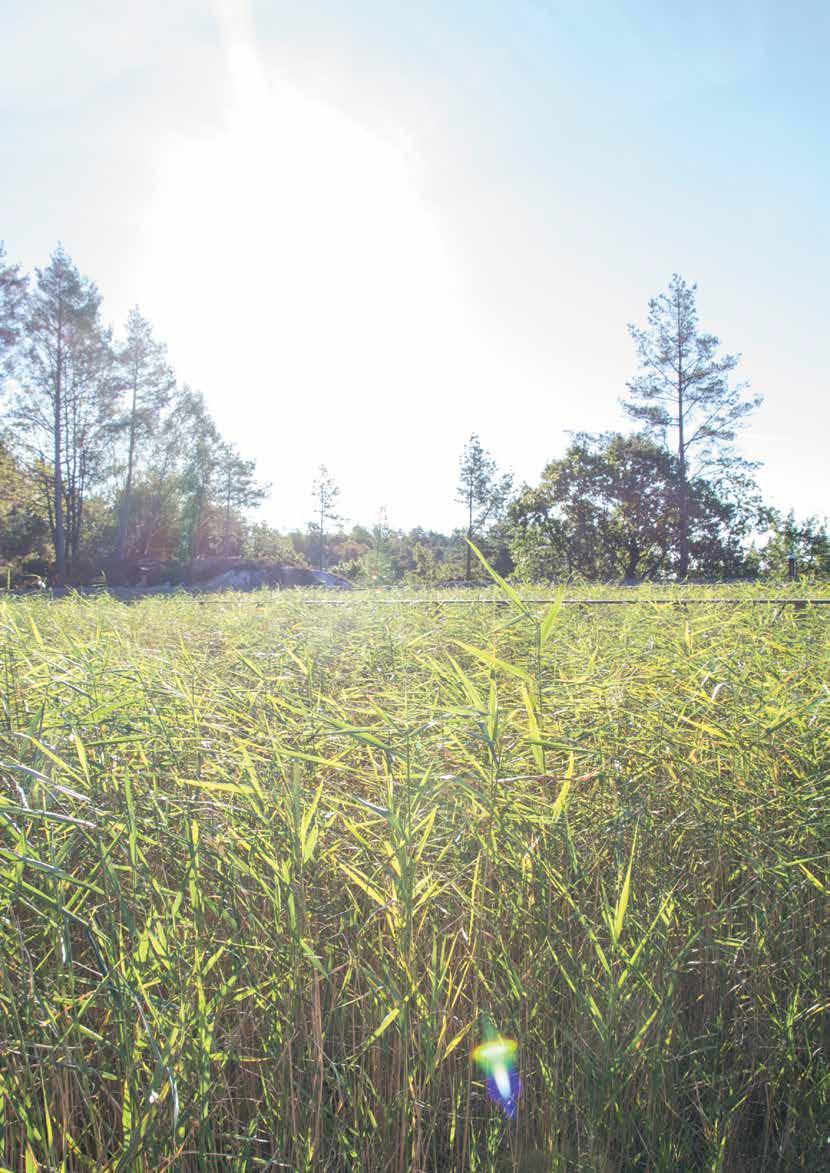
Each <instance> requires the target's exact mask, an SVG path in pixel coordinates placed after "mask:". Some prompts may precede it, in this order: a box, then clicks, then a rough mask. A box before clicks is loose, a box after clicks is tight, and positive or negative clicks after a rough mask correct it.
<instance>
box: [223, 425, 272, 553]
mask: <svg viewBox="0 0 830 1173" xmlns="http://www.w3.org/2000/svg"><path fill="white" fill-rule="evenodd" d="M217 481H218V491H219V493H220V494H221V498H222V506H223V510H224V520H223V524H222V553H223V554H225V555H228V554H229V553H230V538H231V516H232V512H233V510H234V509H251V508H253V507H254V506H255V505H259V504H260V503H261V502H262V501H264V500H265V498H266V496H267V495H268V492H269V489H270V486H269V485H260V484H257V481H256V462H255V461H253V460H243V459H242V457H241V456H240V455H239V453H238V452H237V451H236V449H235V448H234V447H233V446H232V445H230V444H225V445H223V447H222V450H221V453H220V457H219V468H218V472H217Z"/></svg>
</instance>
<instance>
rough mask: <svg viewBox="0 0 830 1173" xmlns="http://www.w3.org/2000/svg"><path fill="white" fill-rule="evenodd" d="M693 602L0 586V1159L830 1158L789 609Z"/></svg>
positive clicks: (194, 1165)
mask: <svg viewBox="0 0 830 1173" xmlns="http://www.w3.org/2000/svg"><path fill="white" fill-rule="evenodd" d="M792 589H795V588H792ZM714 593H716V594H717V595H718V596H723V595H724V594H728V595H730V596H731V597H732V598H734V599H736V600H738V602H737V604H736V605H732V606H729V605H726V604H724V603H718V602H715V601H707V602H706V603H705V604H704V605H697V606H683V605H680V604H681V603H682V602H683V600H684V599H688V598H691V597H696V598H703V599H706V598H707V597H708V596H707V591H706V590H705V589H702V588H701V589H698V590H697V591H693V590H692V589H691V588H690V589H688V590H686V591H683V590H680V589H678V588H673V589H668V588H666V589H658V588H649V589H645V588H644V589H641V590H638V591H636V592H631V591H629V592H626V593H625V595H623V594H622V593H621V592H614V591H608V590H606V589H603V590H600V589H599V588H594V589H592V590H591V592H590V595H591V596H592V597H597V596H600V595H602V596H604V597H620V598H622V597H624V598H626V599H632V598H636V600H637V602H636V604H634V605H624V606H610V605H609V606H580V605H574V604H573V603H571V602H568V603H564V602H563V603H562V604H561V605H559V603H557V602H554V603H553V604H552V605H551V604H549V603H543V602H538V603H534V602H525V601H523V600H522V599H520V598H519V596H518V595H516V594H515V593H514V592H513V588H509V587H506V586H504V585H500V584H497V585H495V586H494V587H493V589H492V593H490V592H486V593H485V592H482V594H481V595H479V596H473V597H471V596H466V597H463V599H462V597H461V596H458V595H457V596H455V598H456V599H457V600H461V601H456V602H453V601H452V600H451V598H450V597H441V596H437V595H436V596H435V597H433V598H431V599H427V598H426V596H424V595H419V596H403V595H401V596H395V595H391V594H385V593H384V594H371V593H366V594H363V593H360V594H357V593H356V594H354V595H343V596H340V595H338V596H334V595H322V594H314V593H312V592H302V591H284V592H281V593H275V594H270V593H267V592H263V593H259V594H251V595H234V594H226V595H216V596H206V597H203V598H194V597H189V596H185V595H176V596H172V597H169V598H147V599H143V600H140V601H138V602H136V603H134V604H131V605H125V604H122V603H120V602H117V601H116V600H114V599H111V598H108V597H106V596H104V597H98V598H92V597H90V598H79V597H70V598H67V599H64V600H59V601H55V602H51V601H47V600H43V599H30V598H27V599H11V598H10V599H7V600H6V601H0V695H2V710H0V1168H2V1169H5V1170H13V1171H14V1173H17V1171H18V1170H20V1171H21V1173H31V1171H34V1170H54V1171H58V1170H67V1171H68V1170H119V1171H120V1170H123V1171H132V1170H137V1171H142V1173H144V1171H146V1173H151V1171H156V1170H167V1169H169V1170H183V1171H190V1170H198V1171H216V1173H218V1171H221V1170H234V1171H241V1170H280V1169H289V1170H318V1169H319V1170H355V1171H366V1173H375V1171H377V1173H380V1171H381V1170H383V1171H387V1170H388V1171H397V1173H408V1171H410V1170H423V1171H427V1170H456V1171H458V1173H464V1171H466V1170H528V1171H529V1170H534V1171H537V1173H538V1171H542V1170H544V1171H548V1170H550V1171H564V1170H579V1171H588V1173H591V1171H596V1173H616V1171H624V1170H666V1171H669V1170H671V1171H675V1170H680V1171H685V1170H712V1171H714V1170H724V1171H727V1170H728V1171H732V1170H735V1171H745V1173H758V1171H763V1170H770V1171H771V1170H822V1169H828V1168H830V1025H829V1024H830V920H829V919H828V893H829V892H830V868H829V867H828V848H830V801H829V800H828V791H829V790H830V786H829V785H828V781H829V775H830V721H828V717H830V691H828V679H830V677H828V667H830V655H828V632H830V607H826V606H811V605H808V606H806V607H803V608H798V609H796V608H794V607H791V606H783V605H779V604H768V603H759V602H757V601H755V602H754V601H753V600H757V598H758V596H760V595H762V594H764V593H765V592H764V591H763V590H762V589H761V588H757V587H741V588H730V589H729V590H728V591H726V590H725V589H724V588H719V589H718V590H717V591H714V589H713V590H710V591H709V592H708V595H709V596H711V595H713V594H714ZM770 593H774V594H776V595H780V594H781V593H782V592H781V590H780V589H778V590H776V591H774V592H770V591H769V590H767V591H766V594H767V595H768V594H770ZM812 593H813V594H815V593H816V592H815V591H813V592H812ZM818 594H819V595H823V597H824V598H830V590H828V588H827V587H826V586H825V587H822V588H819V589H818ZM577 597H578V592H577ZM586 597H587V595H586ZM415 598H417V600H418V601H417V602H415V603H413V602H412V599H415ZM658 599H660V600H664V601H657V600H658ZM488 1017H489V1018H490V1019H491V1020H492V1022H493V1023H494V1024H495V1025H496V1027H497V1029H498V1030H499V1031H500V1032H501V1033H502V1034H503V1035H504V1037H506V1038H508V1039H513V1040H515V1041H516V1042H517V1044H518V1050H517V1056H518V1066H519V1071H520V1074H521V1079H522V1082H523V1090H522V1094H521V1097H520V1099H519V1101H518V1110H517V1112H516V1114H515V1116H514V1117H513V1118H512V1119H508V1118H507V1116H506V1115H505V1114H504V1113H503V1112H502V1111H501V1110H500V1108H499V1106H498V1105H497V1104H495V1103H492V1102H491V1101H490V1100H489V1099H488V1098H487V1096H486V1094H485V1088H484V1083H483V1080H482V1075H481V1073H480V1071H479V1070H478V1068H477V1067H476V1066H475V1064H474V1063H473V1062H472V1061H471V1054H472V1051H473V1049H474V1048H475V1046H476V1045H477V1044H478V1043H480V1042H481V1041H482V1038H483V1033H482V1032H483V1030H484V1023H485V1020H486V1019H487V1018H488Z"/></svg>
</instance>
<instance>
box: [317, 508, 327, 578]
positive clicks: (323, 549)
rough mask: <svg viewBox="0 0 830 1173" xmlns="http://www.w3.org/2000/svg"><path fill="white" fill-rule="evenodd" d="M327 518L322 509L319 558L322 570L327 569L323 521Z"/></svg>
mask: <svg viewBox="0 0 830 1173" xmlns="http://www.w3.org/2000/svg"><path fill="white" fill-rule="evenodd" d="M325 520H326V515H325V513H324V511H323V510H322V509H321V510H320V560H319V561H320V570H324V569H325V568H324V566H323V559H324V557H325V545H324V538H323V523H324V522H325Z"/></svg>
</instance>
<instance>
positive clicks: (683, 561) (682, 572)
mask: <svg viewBox="0 0 830 1173" xmlns="http://www.w3.org/2000/svg"><path fill="white" fill-rule="evenodd" d="M683 378H684V375H683V345H682V330H681V323H680V305H679V302H678V308H677V458H678V461H679V463H680V532H679V534H678V539H679V540H678V552H679V555H680V564H679V566H678V576H679V577H680V578H681V579H683V578H685V577H686V575H687V574H688V573H689V487H688V484H687V482H686V439H685V434H684V424H685V421H684V419H683V413H684V409H685V405H684V403H683V391H684V384H683Z"/></svg>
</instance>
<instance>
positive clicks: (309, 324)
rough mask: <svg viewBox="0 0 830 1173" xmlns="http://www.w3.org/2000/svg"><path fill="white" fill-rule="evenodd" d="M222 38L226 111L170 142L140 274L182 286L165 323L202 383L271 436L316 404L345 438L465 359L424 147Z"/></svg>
mask: <svg viewBox="0 0 830 1173" xmlns="http://www.w3.org/2000/svg"><path fill="white" fill-rule="evenodd" d="M223 11H224V10H223ZM227 16H228V13H227V12H225V17H226V18H227ZM225 34H226V60H227V77H226V79H225V84H226V87H227V101H226V105H225V113H224V118H223V119H222V122H221V125H219V126H218V127H216V128H214V129H213V130H212V131H211V132H210V133H207V134H204V135H202V136H199V137H195V136H193V137H188V138H181V137H178V136H177V137H171V139H170V140H169V141H168V144H167V148H166V150H165V153H164V160H163V165H162V166H161V167H160V172H159V177H158V182H157V184H156V192H155V199H154V207H153V211H152V215H151V216H150V218H149V221H148V223H147V238H148V239H147V242H146V245H147V247H146V248H145V249H144V250H143V254H144V255H143V265H144V267H145V270H146V272H147V273H148V274H152V273H159V272H163V273H166V274H168V275H169V281H168V283H167V285H166V287H165V288H164V289H163V290H161V299H162V301H163V302H165V303H166V304H163V305H162V306H161V311H160V312H161V317H162V318H163V320H164V322H165V328H166V331H167V332H168V333H169V334H170V336H174V337H176V339H177V350H178V351H179V352H181V359H180V362H181V366H182V369H186V370H188V372H189V373H191V376H192V378H193V380H194V381H195V382H198V381H200V380H201V381H202V382H203V383H204V384H206V385H209V387H210V390H211V393H212V395H213V392H214V389H215V388H216V389H219V390H220V396H221V389H222V387H223V386H224V388H225V389H226V390H227V389H231V388H232V389H233V396H232V399H233V400H235V403H236V407H237V409H238V410H240V412H241V404H242V402H243V399H244V408H245V413H246V414H249V415H250V417H251V421H252V425H253V426H254V427H255V428H257V429H258V430H260V431H261V428H262V424H263V423H264V422H266V423H267V419H268V412H269V404H270V403H273V404H274V416H273V424H274V428H275V429H278V431H279V432H280V433H284V432H285V431H288V430H294V429H295V426H296V424H297V423H298V422H299V423H301V422H302V419H303V418H304V413H305V414H307V413H308V412H310V411H313V412H316V420H315V423H316V425H317V426H318V427H319V428H321V429H322V432H323V434H324V436H325V433H326V430H327V429H329V430H330V434H331V436H332V439H334V438H336V437H340V438H342V432H341V429H342V427H343V425H344V424H346V423H351V424H352V426H354V422H355V421H354V402H355V400H356V398H357V397H358V396H359V402H360V404H361V408H362V410H364V411H368V412H374V411H379V410H382V409H383V407H384V405H385V400H386V397H387V396H388V395H389V394H390V392H391V390H392V388H393V387H394V389H395V392H396V394H398V395H401V394H404V395H405V394H406V393H407V392H408V391H417V390H418V389H419V387H420V389H421V390H422V389H423V386H424V383H425V382H426V381H427V374H428V371H430V370H432V369H434V364H436V363H440V364H441V366H442V369H443V370H444V371H447V370H448V368H450V367H451V366H452V363H453V357H452V352H456V353H457V351H458V339H459V336H460V334H461V333H462V332H463V326H462V324H461V323H460V321H459V312H460V311H459V309H458V307H459V305H460V304H461V299H460V298H459V297H458V296H455V295H454V289H453V287H454V283H455V276H454V272H453V265H452V263H451V259H450V256H449V254H448V250H447V248H446V247H445V242H444V241H443V240H442V237H441V234H440V232H439V230H438V227H437V224H436V221H435V218H434V217H433V215H432V214H431V210H430V208H429V205H428V203H427V200H426V198H425V196H424V193H423V190H422V188H423V183H422V178H421V174H420V167H419V160H418V157H417V154H416V153H415V152H414V151H413V149H412V148H411V147H410V146H407V145H406V144H405V142H403V141H402V140H401V139H400V138H399V139H397V140H390V139H385V138H381V137H380V136H379V135H378V134H377V133H376V132H374V131H371V130H369V129H368V128H366V127H364V126H362V125H360V124H359V123H358V122H356V121H355V120H354V119H353V118H351V117H350V116H349V115H348V114H346V113H344V112H343V111H341V110H340V109H337V108H335V107H333V106H332V105H330V104H328V103H327V102H325V101H323V100H321V99H320V98H319V97H317V96H316V95H314V94H309V93H306V92H303V91H301V90H300V89H298V88H297V87H296V86H294V85H292V84H290V83H288V82H286V81H285V80H283V79H282V78H280V77H279V76H277V75H276V74H275V73H274V72H272V71H269V69H268V68H267V67H266V65H265V64H264V63H263V61H262V60H261V59H260V57H259V55H258V53H257V50H256V47H255V44H254V42H253V40H252V38H251V37H250V34H249V32H248V31H247V30H246V28H245V26H244V24H242V23H240V21H239V20H236V19H234V20H233V21H232V22H230V21H229V20H228V19H225ZM153 300H154V304H156V303H157V301H158V297H157V293H156V291H155V289H154V290H153ZM425 338H428V339H429V345H428V347H427V346H424V345H423V342H424V339H425ZM174 358H177V359H178V354H177V355H174ZM185 358H186V362H185ZM286 394H288V395H289V396H290V403H289V404H288V405H287V404H286V399H285V396H286ZM240 397H242V398H240ZM212 402H215V403H216V404H217V411H218V413H219V414H220V415H221V407H220V406H219V404H220V403H221V398H220V397H219V396H217V397H216V398H213V397H212ZM277 403H279V410H278V411H277ZM350 404H351V407H350V406H349V405H350ZM292 412H293V413H294V415H292ZM263 414H264V416H265V418H263ZM298 417H299V418H298ZM357 443H358V445H359V443H360V441H359V439H358V441H357ZM289 459H290V457H289ZM307 466H308V458H307V457H306V459H305V461H304V464H303V467H304V468H306V469H307ZM305 479H306V480H307V479H308V478H307V476H306V478H305Z"/></svg>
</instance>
